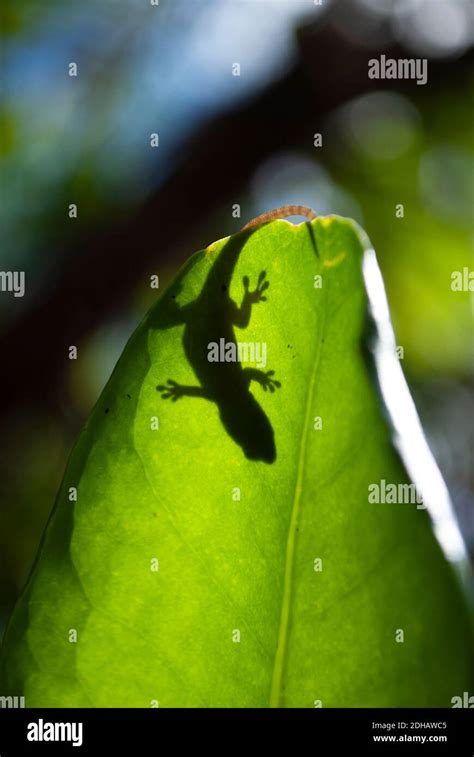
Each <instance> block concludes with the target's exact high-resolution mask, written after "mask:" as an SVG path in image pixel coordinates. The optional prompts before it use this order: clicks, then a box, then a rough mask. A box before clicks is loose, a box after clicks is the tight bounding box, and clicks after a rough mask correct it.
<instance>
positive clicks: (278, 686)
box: [270, 304, 326, 707]
mask: <svg viewBox="0 0 474 757" xmlns="http://www.w3.org/2000/svg"><path fill="white" fill-rule="evenodd" d="M325 314H326V310H325V307H324V304H323V307H322V318H321V329H320V333H319V339H318V344H317V347H316V355H315V357H314V368H313V373H312V376H311V380H310V385H309V388H308V394H307V397H306V407H305V417H304V422H303V431H302V434H301V440H300V449H299V461H298V472H297V476H296V484H295V493H294V496H293V506H292V511H291V519H290V526H289V529H288V538H287V543H286V555H285V575H284V581H283V596H282V604H281V614H280V625H279V630H278V640H277V648H276V653H275V660H274V665H273V675H272V686H271V690H270V707H279V706H280V698H281V691H282V682H283V673H284V668H285V656H286V650H287V644H288V632H289V623H290V609H291V599H292V593H293V568H294V560H295V551H296V540H297V539H296V537H297V526H298V518H299V514H300V503H301V494H302V492H303V475H304V464H305V461H306V447H307V443H308V427H309V423H310V417H311V409H312V406H313V398H314V388H315V385H316V375H317V373H318V366H319V363H320V360H321V354H322V351H323V348H322V344H323V342H322V335H323V334H324V328H325V323H326V315H325Z"/></svg>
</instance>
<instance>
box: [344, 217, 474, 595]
mask: <svg viewBox="0 0 474 757" xmlns="http://www.w3.org/2000/svg"><path fill="white" fill-rule="evenodd" d="M361 232H362V230H361V229H359V233H360V234H361V236H362V240H363V242H365V244H364V247H365V252H364V259H363V275H364V281H365V287H366V290H367V295H368V298H369V305H370V311H371V315H372V318H373V321H374V322H375V326H376V340H375V344H372V345H371V347H372V351H373V355H374V360H375V366H376V369H377V376H378V382H379V386H380V391H381V393H382V397H383V400H384V402H385V406H386V408H387V411H388V413H389V416H390V420H391V423H392V426H393V435H394V439H393V441H394V444H395V447H396V448H397V450H398V452H399V454H400V456H401V458H402V461H403V464H404V465H405V468H406V470H407V472H408V474H409V476H410V478H411V480H412V482H413V483H414V484H415V487H416V490H417V492H419V493H420V495H421V496H422V498H423V503H424V505H425V506H426V509H427V511H428V513H429V515H430V517H431V520H432V523H433V529H434V533H435V536H436V538H437V540H438V542H439V544H440V546H441V549H442V550H443V552H444V554H445V555H446V558H447V559H448V560H449V561H450V562H451V563H452V564H453V566H454V567H455V568H456V570H457V572H458V573H459V575H460V578H461V580H462V582H463V584H464V585H465V587H466V589H467V590H468V594H471V587H470V563H469V557H468V553H467V549H466V545H465V543H464V540H463V537H462V534H461V531H460V529H459V525H458V522H457V519H456V515H455V513H454V510H453V506H452V503H451V499H450V496H449V492H448V489H447V486H446V484H445V482H444V479H443V477H442V475H441V472H440V470H439V468H438V466H437V464H436V461H435V459H434V457H433V455H432V453H431V450H430V448H429V446H428V442H427V441H426V437H425V435H424V432H423V429H422V426H421V423H420V420H419V418H418V414H417V411H416V407H415V403H414V402H413V399H412V396H411V394H410V390H409V388H408V385H407V382H406V379H405V376H404V374H403V370H402V368H401V365H400V361H399V359H398V357H397V353H396V342H395V335H394V332H393V327H392V323H391V321H390V312H389V307H388V301H387V296H386V293H385V287H384V283H383V278H382V274H381V272H380V268H379V266H378V262H377V257H376V254H375V250H374V249H373V248H372V247H371V245H370V242H369V240H368V238H367V236H366V234H365V232H362V233H361Z"/></svg>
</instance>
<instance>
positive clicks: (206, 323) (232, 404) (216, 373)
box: [150, 230, 281, 463]
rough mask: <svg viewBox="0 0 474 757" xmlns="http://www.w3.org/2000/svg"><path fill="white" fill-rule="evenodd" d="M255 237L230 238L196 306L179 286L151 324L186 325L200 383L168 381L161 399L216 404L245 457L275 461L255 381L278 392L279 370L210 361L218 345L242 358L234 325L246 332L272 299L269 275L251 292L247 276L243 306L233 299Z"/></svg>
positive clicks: (186, 341) (188, 353) (189, 351)
mask: <svg viewBox="0 0 474 757" xmlns="http://www.w3.org/2000/svg"><path fill="white" fill-rule="evenodd" d="M252 233H253V230H249V231H248V232H241V233H240V234H237V235H236V236H234V237H232V238H231V239H229V241H228V242H227V244H226V245H225V247H224V248H223V249H222V251H221V252H220V254H219V256H218V257H217V259H216V261H215V262H214V264H213V266H212V267H211V270H210V272H209V274H208V276H207V278H206V280H205V282H204V284H203V286H202V289H201V291H200V293H199V295H198V296H197V297H196V299H195V300H193V302H190V303H188V304H185V305H182V306H181V307H180V306H179V305H178V303H177V302H176V298H177V296H178V295H179V293H180V291H181V288H180V287H179V285H177V286H175V287H174V288H172V289H171V291H170V294H169V295H167V297H166V301H164V302H162V308H161V309H158V312H157V313H156V315H155V316H154V318H153V320H152V322H151V324H150V325H151V326H152V328H156V329H166V328H171V327H173V326H177V325H179V324H184V325H185V328H184V332H183V349H184V353H185V355H186V358H187V359H188V361H189V364H190V365H191V367H192V369H193V371H194V374H195V375H196V378H197V380H198V382H199V385H197V386H182V385H180V384H178V383H176V381H174V380H173V379H171V378H168V379H167V381H166V382H165V383H163V384H159V385H158V386H157V387H156V388H157V391H159V392H160V393H161V397H162V398H163V399H165V400H171V401H173V402H177V401H178V400H180V399H182V398H183V397H200V398H203V399H205V400H209V401H211V402H215V403H216V405H217V407H218V409H219V417H220V419H221V422H222V424H223V426H224V428H225V430H226V431H227V433H228V434H229V436H230V437H231V438H232V439H233V440H234V441H235V442H236V443H237V444H238V445H239V446H240V447H241V448H242V451H243V452H244V454H245V456H246V457H247V458H248V459H249V460H261V461H263V462H266V463H273V462H274V461H275V460H276V456H277V453H276V447H275V438H274V432H273V427H272V425H271V423H270V420H269V419H268V417H267V415H266V414H265V412H264V410H263V409H262V407H261V406H260V405H259V403H258V402H257V400H256V399H255V397H254V395H253V394H252V392H251V391H250V385H251V382H252V381H254V382H255V383H257V384H259V385H260V386H261V387H262V389H263V390H264V391H269V392H274V391H275V390H276V389H278V388H279V387H280V386H281V384H280V382H279V381H277V380H276V379H275V377H274V375H275V374H274V371H272V370H270V371H263V370H260V369H258V368H250V367H247V368H244V367H242V365H241V364H240V362H238V360H235V361H229V362H226V361H224V360H222V354H221V355H220V359H219V357H218V358H217V359H216V361H215V362H213V361H210V360H209V350H210V345H212V344H214V345H216V350H217V348H218V345H226V346H227V348H228V349H230V351H231V352H233V353H234V355H236V354H237V351H238V343H237V340H236V336H235V332H234V326H238V327H239V328H241V329H245V328H246V327H247V326H248V324H249V322H250V318H251V314H252V308H253V307H254V306H255V305H257V304H258V303H263V302H265V301H266V299H267V298H266V296H265V294H264V293H265V292H266V291H267V289H268V287H269V282H268V281H267V279H266V273H265V271H262V272H261V273H260V275H259V277H258V281H257V284H256V288H255V289H254V290H251V289H250V282H249V279H248V277H247V276H244V278H243V281H242V284H243V296H242V303H241V305H240V307H238V305H237V304H236V303H235V302H234V301H233V300H232V299H231V298H230V296H229V290H230V283H231V279H232V276H233V272H234V269H235V266H236V263H237V260H238V258H239V255H240V253H241V251H242V248H243V247H244V245H245V243H246V241H247V240H248V238H249V236H250V235H251V234H252ZM229 345H230V347H229Z"/></svg>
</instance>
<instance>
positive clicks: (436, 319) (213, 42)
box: [0, 0, 474, 636]
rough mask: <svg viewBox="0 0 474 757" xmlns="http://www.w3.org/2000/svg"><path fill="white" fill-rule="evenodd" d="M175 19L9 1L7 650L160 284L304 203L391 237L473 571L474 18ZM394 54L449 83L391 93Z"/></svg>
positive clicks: (204, 13)
mask: <svg viewBox="0 0 474 757" xmlns="http://www.w3.org/2000/svg"><path fill="white" fill-rule="evenodd" d="M154 2H156V0H82V1H81V2H77V3H73V2H67V3H66V2H61V1H60V0H43V2H41V3H38V2H36V1H35V0H23V2H21V3H18V2H17V0H3V1H2V6H1V10H0V24H1V47H2V63H1V68H2V74H3V76H2V80H3V95H2V100H3V106H2V111H1V116H0V130H1V142H0V166H1V187H0V191H1V221H2V223H1V237H0V238H1V243H0V250H1V252H0V271H25V275H26V294H25V296H24V297H23V298H21V297H18V298H15V297H13V295H12V294H11V293H7V292H2V293H0V365H1V371H0V398H1V405H2V410H1V415H0V636H1V633H2V627H3V625H4V622H5V620H6V618H7V616H8V613H9V612H10V610H11V608H12V605H13V603H14V601H15V599H16V597H17V596H18V593H19V591H20V590H21V588H22V586H23V584H24V582H25V579H26V577H27V575H28V571H29V569H30V567H31V564H32V560H33V559H34V555H35V553H36V550H37V547H38V543H39V540H40V538H41V534H42V531H43V528H44V525H45V522H46V520H47V517H48V515H49V513H50V510H51V507H52V505H53V503H54V498H55V494H56V491H57V489H58V486H59V483H60V480H61V477H62V474H63V472H64V468H65V465H66V461H67V457H68V455H69V453H70V451H71V447H72V445H73V443H74V440H75V438H76V436H77V434H78V432H79V430H80V428H81V426H82V425H83V423H84V420H85V418H86V417H87V415H88V413H89V411H90V410H91V408H92V406H93V405H94V403H95V401H96V400H97V398H98V396H99V394H100V392H101V390H102V388H103V386H104V384H105V382H106V381H107V378H108V376H109V375H110V372H111V370H112V368H113V367H114V364H115V362H116V360H117V358H118V356H119V355H120V353H121V351H122V348H123V346H124V344H125V343H126V341H127V339H128V337H129V336H130V334H131V332H132V331H133V330H134V328H135V327H136V326H137V324H138V322H139V321H140V319H141V318H142V317H143V316H144V314H145V313H146V311H147V309H148V308H149V307H150V305H151V304H152V303H153V302H154V301H155V299H156V296H157V292H156V290H155V289H151V288H150V276H152V275H154V274H158V275H159V277H160V287H163V286H165V285H166V283H167V281H169V279H170V277H171V276H172V275H173V274H174V272H175V271H176V269H177V267H178V266H179V265H180V264H181V263H182V262H183V261H184V260H185V259H186V258H187V257H188V256H189V255H190V254H191V253H192V252H194V251H196V250H198V249H201V248H202V247H205V246H206V245H207V244H209V243H210V242H212V241H213V240H215V239H218V238H222V237H224V236H226V235H227V234H231V233H233V232H235V231H237V230H238V229H239V228H241V226H242V225H243V224H244V223H246V222H247V221H248V220H250V219H251V218H253V217H254V216H256V215H257V214H259V213H261V212H263V211H265V210H269V209H271V208H274V207H278V206H280V205H286V204H289V203H296V204H304V205H309V206H310V207H312V208H314V210H315V211H316V212H317V213H318V214H326V213H338V214H341V215H347V216H350V217H352V218H355V219H356V220H358V221H359V222H360V223H361V224H362V225H363V226H364V228H365V229H366V231H367V232H368V234H369V236H370V237H371V239H372V241H373V243H374V246H375V249H376V251H377V254H378V258H379V262H380V265H381V268H382V272H383V274H384V278H385V282H386V287H387V291H388V296H389V301H390V306H391V311H392V316H393V321H394V325H395V330H396V335H397V343H398V345H400V346H402V347H403V352H404V356H403V367H404V369H405V373H406V375H407V378H408V380H409V383H410V386H411V389H412V392H413V394H414V396H415V400H416V403H417V406H418V409H419V412H420V415H421V418H422V421H423V424H424V427H425V430H426V432H427V435H428V439H429V442H430V444H431V447H432V449H433V452H434V453H435V456H436V458H437V460H438V464H439V465H440V467H441V470H442V472H443V474H444V476H445V478H446V480H447V483H448V486H449V489H450V492H451V495H452V498H453V501H454V504H455V507H456V510H457V513H458V517H459V520H460V522H461V526H462V530H463V533H464V536H465V539H466V541H467V542H468V545H469V548H470V551H471V555H472V554H474V504H473V502H474V476H473V473H472V467H471V466H470V460H471V455H472V450H473V437H474V431H473V429H474V423H473V421H474V379H473V376H474V370H473V369H474V349H473V320H472V315H473V313H472V297H473V295H472V294H470V293H469V291H453V290H452V289H451V275H452V273H453V271H460V272H462V271H463V270H464V269H465V268H466V267H467V268H468V269H469V270H471V271H472V270H473V268H474V263H473V251H474V223H473V208H474V128H473V115H474V112H473V104H474V99H473V96H474V67H473V58H474V56H473V51H472V43H473V27H474V5H473V4H472V3H471V2H470V1H469V0H449V2H446V0H398V1H397V0H339V1H337V0H332V2H331V0H321V4H320V3H319V2H318V0H316V2H315V0H159V2H158V4H152V3H154ZM382 53H383V54H385V55H387V56H388V57H394V58H411V57H418V58H420V57H421V58H427V59H428V60H429V64H428V83H427V85H426V86H418V85H417V83H416V81H413V80H408V81H407V80H379V81H377V80H371V79H369V78H368V75H367V72H368V60H369V59H371V58H376V57H379V56H380V55H381V54H382ZM71 63H75V64H76V66H77V76H70V75H69V74H70V72H71V71H72V72H73V71H74V66H72V67H71V66H70V64H71ZM236 64H238V65H236ZM239 67H240V71H239ZM237 73H240V75H235V74H237ZM152 134H155V135H158V136H157V137H155V138H154V143H155V144H156V143H157V146H152V144H151V141H152V140H151V135H152ZM315 134H321V135H322V146H315V141H316V142H318V140H317V139H316V140H315ZM72 204H74V205H76V206H77V218H70V216H69V208H70V205H72ZM400 204H402V205H403V206H404V218H397V217H396V207H397V205H400ZM236 206H239V207H240V217H238V208H237V207H236ZM70 345H76V346H77V347H78V352H79V354H78V360H77V361H70V360H69V359H68V348H69V346H70Z"/></svg>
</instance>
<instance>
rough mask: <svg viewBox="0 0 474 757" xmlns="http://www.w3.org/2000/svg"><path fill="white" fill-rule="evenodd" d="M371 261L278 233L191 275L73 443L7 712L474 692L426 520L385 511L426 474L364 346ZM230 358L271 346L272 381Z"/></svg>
mask: <svg viewBox="0 0 474 757" xmlns="http://www.w3.org/2000/svg"><path fill="white" fill-rule="evenodd" d="M364 245H365V241H364V237H363V234H362V233H361V232H360V230H359V229H358V228H357V227H356V225H355V224H353V223H352V222H350V221H347V220H344V219H341V218H337V217H328V218H321V219H317V220H315V221H313V222H312V223H304V224H300V225H299V226H292V225H291V224H289V223H288V222H286V221H275V222H272V223H269V224H265V225H263V226H261V227H259V228H257V229H256V230H254V229H252V230H248V231H243V232H241V233H239V234H237V235H235V236H233V237H230V238H227V239H223V240H221V241H219V242H216V243H215V244H212V245H211V246H210V247H208V248H207V249H206V250H203V251H201V252H199V253H197V254H196V255H194V256H193V257H192V258H191V259H190V260H189V262H188V263H187V265H186V266H185V267H184V269H183V270H182V271H181V272H180V273H179V274H178V276H177V278H176V279H175V281H174V282H173V284H172V285H171V287H170V288H169V289H168V291H166V292H165V293H164V294H163V296H162V297H161V298H160V300H159V301H158V302H157V304H156V306H155V307H154V308H153V309H152V310H151V312H150V313H149V314H148V316H147V317H146V319H145V320H144V322H143V323H142V324H141V326H140V327H139V328H138V330H137V331H136V333H135V334H134V335H133V337H132V338H131V340H130V342H129V344H128V345H127V347H126V349H125V351H124V354H123V356H122V358H121V359H120V361H119V363H118V365H117V367H116V369H115V371H114V373H113V375H112V377H111V379H110V381H109V383H108V385H107V387H106V388H105V390H104V392H103V394H102V396H101V398H100V399H99V402H98V404H97V406H96V408H95V410H94V412H93V413H92V416H91V418H90V419H89V422H88V424H87V426H86V428H85V430H84V432H83V433H82V435H81V437H80V439H79V441H78V443H77V445H76V448H75V450H74V452H73V455H72V457H71V460H70V462H69V465H68V468H67V471H66V474H65V478H64V482H63V484H62V487H61V490H60V492H59V496H58V501H57V504H56V507H55V510H54V512H53V515H52V517H51V520H50V523H49V525H48V528H47V530H46V534H45V538H44V541H43V545H42V548H41V551H40V555H39V558H38V560H37V562H36V565H35V568H34V571H33V575H32V577H31V579H30V581H29V583H28V586H27V589H26V591H25V592H24V594H23V596H22V598H21V600H20V601H19V603H18V606H17V608H16V610H15V612H14V615H13V618H12V620H11V623H10V625H9V629H8V632H7V636H6V641H5V644H4V648H3V654H2V663H1V666H2V667H1V671H2V672H1V680H0V691H1V693H2V694H8V693H10V694H24V695H25V696H26V704H27V706H144V707H148V706H153V705H154V704H156V703H157V702H159V705H160V706H161V707H173V706H181V707H189V706H197V707H200V706H204V707H209V706H210V707H214V706H223V707H267V706H285V707H293V706H301V707H313V706H315V702H316V703H317V704H318V703H319V702H321V703H322V706H324V707H335V706H346V707H353V706H354V707H357V706H359V707H365V706H382V707H383V706H387V707H388V706H450V703H451V698H452V697H453V696H456V695H458V694H462V692H463V691H465V690H469V686H470V685H472V678H471V671H472V659H471V643H470V640H471V636H470V628H469V615H468V611H467V609H466V606H465V604H464V600H463V597H462V593H461V591H460V589H459V586H458V583H457V580H456V577H455V575H454V572H453V569H452V567H451V565H450V564H449V563H448V562H447V561H446V559H445V557H444V555H443V553H442V551H441V549H440V547H439V545H438V541H437V540H436V539H435V537H434V535H433V531H432V527H431V523H430V518H429V516H428V514H427V511H426V510H424V509H422V508H420V507H417V506H416V504H401V503H394V504H389V503H386V504H374V503H371V502H370V501H369V494H368V493H369V487H370V486H371V485H373V484H377V483H380V482H381V481H382V480H384V481H386V482H387V484H402V483H404V482H406V481H407V474H406V473H405V468H404V466H403V465H402V463H401V460H400V458H399V456H398V454H397V453H396V452H395V450H394V447H393V444H392V439H391V431H390V427H389V423H388V421H387V418H386V414H385V412H384V410H383V407H382V404H381V401H380V398H379V395H378V391H377V389H376V380H375V375H374V369H373V366H371V364H370V363H368V362H367V361H366V360H365V358H364V351H363V349H362V336H363V334H364V331H365V329H366V325H367V322H368V320H369V319H368V300H367V293H366V288H365V285H364V278H363V274H362V261H363V255H364ZM319 276H320V277H321V279H320V278H318V277H319ZM320 285H321V286H320ZM236 303H237V304H236ZM220 339H225V340H226V342H233V343H234V344H235V343H236V342H240V343H246V344H248V345H251V344H257V345H260V346H261V345H262V343H265V345H266V350H267V352H266V357H267V363H266V365H265V366H263V365H261V366H260V368H258V367H256V366H255V364H250V363H249V364H247V365H243V364H242V363H239V362H210V361H209V360H208V352H209V344H211V343H214V342H217V343H219V340H220ZM261 362H262V363H263V362H264V361H263V360H262V361H261ZM171 382H174V383H171ZM318 419H320V420H318ZM411 462H412V464H413V460H412V461H411ZM415 462H416V461H415ZM73 488H77V501H74V491H73ZM71 492H72V493H71ZM157 568H158V569H157ZM74 631H75V632H76V633H77V640H76V635H75V633H74ZM401 632H403V633H401ZM402 639H403V640H402ZM317 704H316V706H317Z"/></svg>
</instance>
